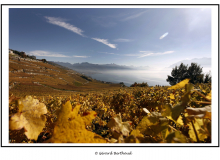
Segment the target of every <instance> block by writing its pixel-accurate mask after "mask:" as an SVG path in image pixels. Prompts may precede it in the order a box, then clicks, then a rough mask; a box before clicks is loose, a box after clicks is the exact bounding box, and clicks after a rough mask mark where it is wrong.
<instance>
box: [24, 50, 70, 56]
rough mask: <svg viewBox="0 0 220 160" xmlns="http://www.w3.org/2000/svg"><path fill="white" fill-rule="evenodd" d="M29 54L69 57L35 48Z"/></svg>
mask: <svg viewBox="0 0 220 160" xmlns="http://www.w3.org/2000/svg"><path fill="white" fill-rule="evenodd" d="M28 54H29V55H34V56H42V57H69V56H66V55H63V54H60V53H55V52H49V51H42V50H35V51H31V52H29V53H28Z"/></svg>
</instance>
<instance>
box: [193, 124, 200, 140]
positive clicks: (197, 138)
mask: <svg viewBox="0 0 220 160" xmlns="http://www.w3.org/2000/svg"><path fill="white" fill-rule="evenodd" d="M191 123H192V127H193V130H194V133H195V135H196V140H197V142H198V143H199V137H198V134H197V132H196V129H195V126H194V123H193V121H191Z"/></svg>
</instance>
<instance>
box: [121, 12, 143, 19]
mask: <svg viewBox="0 0 220 160" xmlns="http://www.w3.org/2000/svg"><path fill="white" fill-rule="evenodd" d="M145 12H147V11H143V12H140V13H137V14H133V15H131V16H129V17H126V18H124V19H122V20H121V21H127V20H131V19H134V18H137V17H139V16H141V15H142V14H144V13H145Z"/></svg>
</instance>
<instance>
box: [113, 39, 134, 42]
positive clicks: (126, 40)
mask: <svg viewBox="0 0 220 160" xmlns="http://www.w3.org/2000/svg"><path fill="white" fill-rule="evenodd" d="M131 41H133V40H132V39H123V38H118V39H115V40H114V42H131Z"/></svg>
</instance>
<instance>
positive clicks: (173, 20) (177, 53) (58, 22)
mask: <svg viewBox="0 0 220 160" xmlns="http://www.w3.org/2000/svg"><path fill="white" fill-rule="evenodd" d="M9 48H10V49H14V50H18V51H24V52H26V53H27V54H29V55H35V56H37V58H39V59H41V58H45V59H47V60H49V61H61V62H70V63H81V62H90V63H95V64H109V63H116V64H119V65H134V66H154V67H155V66H161V67H167V66H170V65H172V64H174V63H176V62H178V61H180V60H184V59H193V58H203V57H207V58H211V9H208V8H60V9H59V8H10V9H9Z"/></svg>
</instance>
